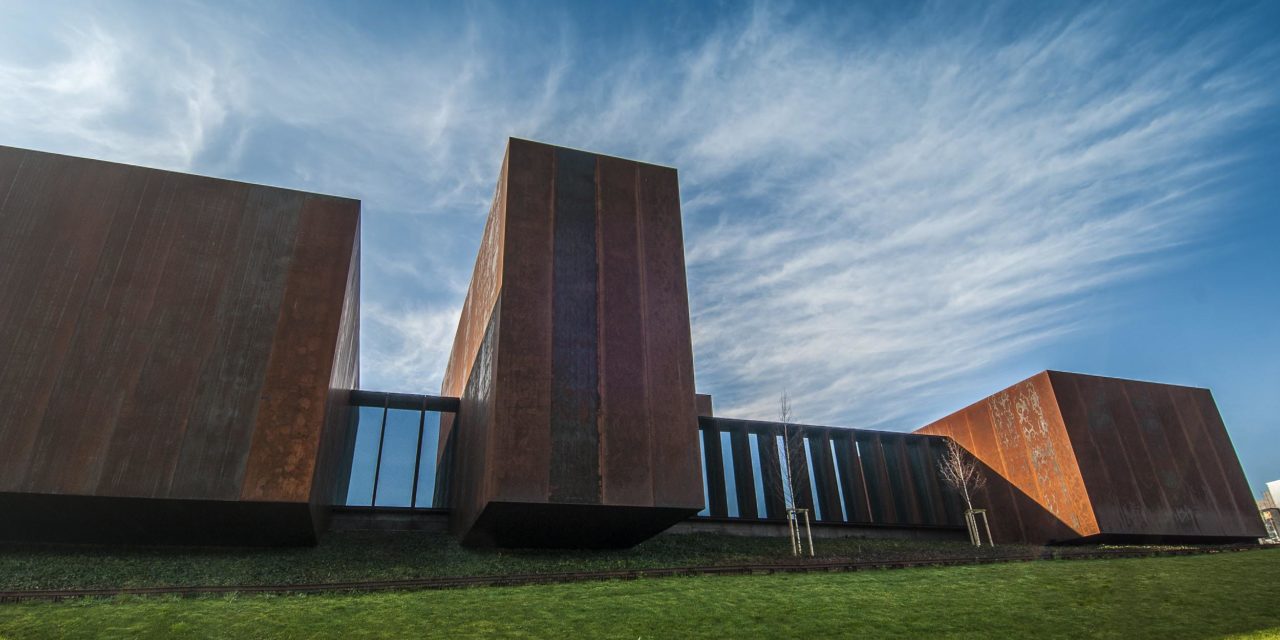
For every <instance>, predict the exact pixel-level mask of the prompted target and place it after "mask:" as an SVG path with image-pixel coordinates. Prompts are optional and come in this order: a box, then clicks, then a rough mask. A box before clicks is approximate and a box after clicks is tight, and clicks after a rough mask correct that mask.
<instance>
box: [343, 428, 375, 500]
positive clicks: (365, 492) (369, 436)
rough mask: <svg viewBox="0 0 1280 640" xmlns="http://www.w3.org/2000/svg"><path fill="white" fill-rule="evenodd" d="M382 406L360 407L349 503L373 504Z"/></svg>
mask: <svg viewBox="0 0 1280 640" xmlns="http://www.w3.org/2000/svg"><path fill="white" fill-rule="evenodd" d="M382 414H383V409H382V407H359V413H358V414H357V415H358V417H357V422H356V444H355V447H354V448H353V450H352V453H351V478H350V480H349V481H348V483H347V502H346V503H347V504H349V505H356V506H362V507H367V506H369V505H371V504H373V472H374V468H375V467H376V466H377V464H378V440H379V439H381V437H382Z"/></svg>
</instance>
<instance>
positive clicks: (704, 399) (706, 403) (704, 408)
mask: <svg viewBox="0 0 1280 640" xmlns="http://www.w3.org/2000/svg"><path fill="white" fill-rule="evenodd" d="M693 398H694V406H695V408H696V409H697V410H698V416H699V417H707V418H711V417H714V416H715V412H714V411H713V410H712V408H711V395H710V394H706V393H699V394H695V395H694V397H693Z"/></svg>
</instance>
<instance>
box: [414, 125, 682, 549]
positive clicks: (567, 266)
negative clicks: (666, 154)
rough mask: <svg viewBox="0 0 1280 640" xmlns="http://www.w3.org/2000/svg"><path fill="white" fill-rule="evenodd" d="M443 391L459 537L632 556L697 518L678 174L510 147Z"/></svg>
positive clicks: (521, 143)
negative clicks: (452, 408) (453, 405)
mask: <svg viewBox="0 0 1280 640" xmlns="http://www.w3.org/2000/svg"><path fill="white" fill-rule="evenodd" d="M441 395H444V396H458V397H460V398H461V406H460V409H459V411H458V413H457V415H456V418H451V417H447V416H446V418H445V419H444V421H443V423H442V425H441V447H440V449H439V450H440V451H441V452H442V457H443V456H444V455H447V454H448V453H449V452H452V456H453V458H452V463H453V465H454V469H453V470H452V473H450V474H448V475H449V482H450V487H449V490H448V492H449V500H450V505H451V507H452V509H453V511H452V515H451V519H452V522H451V527H452V529H453V530H454V532H455V533H456V534H457V535H459V536H460V537H461V538H462V540H463V541H464V543H467V544H473V545H499V546H579V547H581V546H587V547H620V546H630V545H633V544H635V543H637V542H639V541H641V540H644V539H645V538H647V537H649V536H651V535H653V534H655V533H657V532H659V531H661V530H663V529H665V528H667V527H668V526H670V525H672V524H674V523H676V522H678V521H680V520H683V519H684V518H687V517H689V516H691V515H693V514H694V513H696V512H697V511H699V510H700V509H701V508H702V506H703V504H702V503H703V495H702V481H701V474H700V466H701V465H700V461H699V450H698V445H697V437H698V423H697V411H696V408H695V404H694V385H693V350H692V341H691V338H690V332H689V306H688V293H687V288H686V284H685V269H684V242H683V238H682V230H681V220H680V197H679V187H678V184H677V178H676V171H675V170H674V169H671V168H667V167H660V166H655V165H650V164H644V163H639V162H632V161H628V160H622V159H618V158H612V157H608V156H602V155H597V154H592V153H587V152H583V151H576V150H572V149H566V148H561V147H554V146H550V145H545V144H540V143H536V142H530V141H525V140H518V139H512V140H510V141H509V144H508V147H507V154H506V157H505V160H504V162H503V166H502V170H501V175H500V176H499V179H498V187H497V192H496V194H495V196H494V202H493V206H492V208H491V209H490V212H489V218H488V221H487V223H486V225H485V230H484V237H483V240H482V243H481V246H480V250H479V255H478V257H477V259H476V265H475V271H474V274H473V276H472V280H471V285H470V288H469V290H468V292H467V296H466V300H465V302H464V305H463V309H462V318H461V321H460V322H459V325H458V332H457V335H456V337H455V340H454V344H453V351H452V353H451V355H450V357H449V363H448V368H447V370H446V373H445V376H444V383H443V385H442V390H441Z"/></svg>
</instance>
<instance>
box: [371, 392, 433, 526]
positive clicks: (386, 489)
mask: <svg viewBox="0 0 1280 640" xmlns="http://www.w3.org/2000/svg"><path fill="white" fill-rule="evenodd" d="M421 424H422V412H421V411H411V410H408V409H389V410H388V411H387V426H386V428H385V429H384V430H383V435H382V462H381V464H380V466H379V468H378V493H377V497H376V498H375V500H374V506H378V507H407V506H409V500H410V498H411V497H412V495H413V471H414V469H413V465H414V463H415V462H417V457H418V456H417V454H418V429H419V426H420V425H421Z"/></svg>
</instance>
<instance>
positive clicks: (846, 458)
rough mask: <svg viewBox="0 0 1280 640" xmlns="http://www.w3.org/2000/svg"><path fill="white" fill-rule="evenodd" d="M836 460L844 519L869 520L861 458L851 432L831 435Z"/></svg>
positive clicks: (869, 508)
mask: <svg viewBox="0 0 1280 640" xmlns="http://www.w3.org/2000/svg"><path fill="white" fill-rule="evenodd" d="M832 440H833V441H834V442H835V445H836V461H837V462H838V463H839V466H840V482H841V485H842V486H843V487H844V502H845V519H846V520H848V521H849V522H871V521H872V518H871V504H870V502H869V501H868V498H867V484H866V481H865V480H863V470H862V460H861V459H860V458H859V457H858V449H857V444H856V443H855V442H854V435H853V433H848V434H841V435H840V436H839V437H833V438H832Z"/></svg>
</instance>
